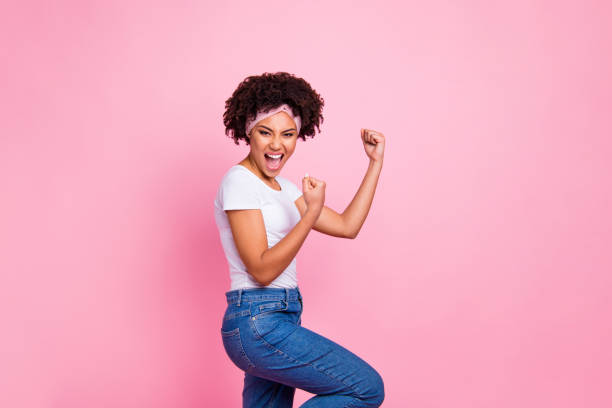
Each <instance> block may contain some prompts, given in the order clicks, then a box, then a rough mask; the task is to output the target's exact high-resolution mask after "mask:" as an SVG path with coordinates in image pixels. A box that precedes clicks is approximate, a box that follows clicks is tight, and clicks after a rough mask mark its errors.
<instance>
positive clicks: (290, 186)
mask: <svg viewBox="0 0 612 408" xmlns="http://www.w3.org/2000/svg"><path fill="white" fill-rule="evenodd" d="M276 178H277V179H281V180H282V182H283V185H282V186H281V187H282V188H283V189H285V190H287V193H288V194H289V197H291V201H295V200H297V199H298V198H300V196H301V195H302V192H301V191H300V189H299V188H298V187H297V186H296V185H295V184H294V183H293V182H291V181H289V180H287V179H286V178H283V177H280V176H277V177H276Z"/></svg>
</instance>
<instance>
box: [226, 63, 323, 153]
mask: <svg viewBox="0 0 612 408" xmlns="http://www.w3.org/2000/svg"><path fill="white" fill-rule="evenodd" d="M283 103H286V104H287V105H289V106H290V107H291V109H292V110H293V113H294V114H296V115H299V116H300V118H301V121H302V125H301V128H300V133H299V134H298V137H299V138H301V139H302V140H304V141H306V136H309V137H314V136H315V127H316V128H317V130H318V131H319V133H321V129H320V127H319V126H320V124H321V123H323V114H322V111H323V105H324V103H325V101H324V100H323V98H322V97H321V96H320V95H319V94H318V93H317V92H316V91H315V90H314V89H312V87H311V86H310V84H309V83H308V82H306V81H305V80H304V79H302V78H298V77H296V76H295V75H293V74H289V73H287V72H277V73H274V74H273V73H268V72H265V73H263V74H262V75H253V76H249V77H247V78H245V79H244V80H243V81H242V82H241V83H240V84H239V85H238V87H237V88H236V90H235V91H234V93H233V94H232V96H231V97H230V98H229V99H227V100H226V101H225V113H224V114H223V124H224V125H225V134H226V135H227V136H229V137H230V138H232V139H234V143H236V144H239V141H240V139H243V140H244V141H245V142H246V144H247V145H249V144H250V141H249V138H248V137H247V135H246V129H245V127H246V122H247V119H253V118H255V116H256V115H257V112H258V111H260V110H262V109H263V110H268V109H272V108H276V107H278V106H280V105H282V104H283Z"/></svg>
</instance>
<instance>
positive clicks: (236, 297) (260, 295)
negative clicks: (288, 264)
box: [225, 286, 302, 305]
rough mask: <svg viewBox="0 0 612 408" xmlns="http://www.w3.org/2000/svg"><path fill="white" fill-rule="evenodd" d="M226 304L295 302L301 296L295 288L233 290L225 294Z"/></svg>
mask: <svg viewBox="0 0 612 408" xmlns="http://www.w3.org/2000/svg"><path fill="white" fill-rule="evenodd" d="M225 298H226V300H227V304H228V305H231V304H234V303H236V304H240V302H243V301H261V300H286V301H291V300H293V301H295V300H298V299H299V300H301V299H302V294H301V293H300V289H299V288H298V287H297V286H296V287H295V288H247V289H235V290H230V291H229V292H225Z"/></svg>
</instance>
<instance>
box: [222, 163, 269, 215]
mask: <svg viewBox="0 0 612 408" xmlns="http://www.w3.org/2000/svg"><path fill="white" fill-rule="evenodd" d="M219 201H220V204H221V208H222V209H223V210H247V209H254V208H261V199H260V197H259V192H258V189H257V184H255V183H254V180H253V179H252V178H251V177H250V176H249V175H248V174H244V173H239V172H233V173H228V174H227V175H226V177H225V178H224V179H223V181H222V182H221V186H220V187H219Z"/></svg>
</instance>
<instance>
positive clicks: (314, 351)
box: [221, 287, 385, 408]
mask: <svg viewBox="0 0 612 408" xmlns="http://www.w3.org/2000/svg"><path fill="white" fill-rule="evenodd" d="M225 295H226V298H227V303H228V306H227V309H226V311H225V315H224V316H223V324H222V327H221V337H222V339H223V347H224V348H225V351H226V353H227V355H228V356H229V358H230V360H231V361H232V362H233V363H234V364H235V365H236V366H237V367H238V368H240V369H241V370H243V371H244V372H245V374H244V388H243V391H242V407H243V408H259V407H269V408H272V407H274V408H290V407H292V406H293V397H294V394H295V389H296V388H300V389H302V390H305V391H308V392H310V393H313V394H317V395H315V396H314V397H312V398H310V399H309V400H308V401H306V402H305V403H304V404H303V405H301V408H318V407H346V408H349V407H351V408H355V407H379V406H380V405H381V404H382V402H383V399H384V395H385V393H384V385H383V380H382V377H381V376H380V374H378V372H377V371H376V370H375V369H374V368H372V367H371V366H370V365H369V364H368V363H366V362H365V361H364V360H362V359H361V358H360V357H358V356H357V355H355V354H353V353H352V352H350V351H349V350H347V349H345V348H344V347H342V346H341V345H339V344H337V343H335V342H333V341H332V340H329V339H327V338H325V337H323V336H321V335H320V334H317V333H315V332H313V331H311V330H309V329H307V328H305V327H302V325H301V316H302V295H301V294H300V290H299V288H297V287H296V288H286V289H285V288H249V289H237V290H232V291H229V292H226V293H225ZM341 316H342V314H341V313H338V317H339V318H341Z"/></svg>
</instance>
